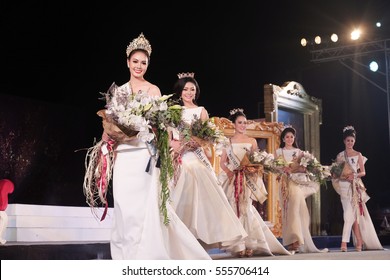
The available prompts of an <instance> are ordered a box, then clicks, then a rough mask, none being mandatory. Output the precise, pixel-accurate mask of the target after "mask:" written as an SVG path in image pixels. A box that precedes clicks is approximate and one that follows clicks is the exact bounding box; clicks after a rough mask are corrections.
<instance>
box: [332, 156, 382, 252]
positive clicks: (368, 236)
mask: <svg viewBox="0 0 390 280" xmlns="http://www.w3.org/2000/svg"><path fill="white" fill-rule="evenodd" d="M363 158H364V163H365V161H366V160H367V158H365V157H363ZM337 159H338V160H339V159H340V160H342V161H346V159H345V156H344V152H340V153H339V154H338V155H337ZM358 159H359V156H358V155H357V156H352V157H348V159H347V160H348V161H349V163H350V165H351V167H352V168H353V170H354V172H357V169H358V166H359V164H358ZM357 180H358V182H362V181H361V179H357ZM332 184H333V187H334V188H335V190H336V191H337V193H338V194H339V195H340V200H341V204H342V206H343V216H344V226H343V234H342V241H343V242H347V243H348V242H349V240H350V238H351V232H352V236H353V239H352V240H353V243H354V244H355V245H356V236H355V234H354V233H353V231H352V225H353V223H354V221H355V220H356V219H357V221H358V223H359V228H360V232H361V234H362V239H363V243H364V248H365V249H368V250H381V249H383V247H382V245H381V243H380V241H379V239H378V236H377V234H376V231H375V227H374V225H373V223H372V220H371V217H370V213H369V212H368V209H367V206H366V202H367V201H368V200H369V199H370V197H369V196H368V195H367V192H366V191H365V190H363V189H361V190H360V191H361V192H362V204H361V205H362V213H360V211H359V206H358V205H356V204H355V203H353V201H354V199H353V195H352V184H351V183H350V182H348V181H346V180H336V179H334V180H332Z"/></svg>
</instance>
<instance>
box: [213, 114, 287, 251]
mask: <svg viewBox="0 0 390 280" xmlns="http://www.w3.org/2000/svg"><path fill="white" fill-rule="evenodd" d="M230 120H231V121H232V122H233V124H234V129H235V132H234V135H233V136H232V137H231V138H230V143H231V144H230V146H229V147H228V148H227V149H224V150H223V152H222V155H221V161H220V165H221V170H222V171H221V173H220V174H219V180H220V182H221V183H222V187H223V189H224V191H225V194H226V196H227V198H228V200H229V203H230V205H231V207H232V209H233V210H234V212H235V214H236V215H237V217H238V218H239V220H240V222H241V224H242V225H243V227H244V229H245V230H246V232H247V233H248V236H247V237H246V238H245V249H244V250H242V251H241V252H240V254H239V256H240V257H243V256H246V257H251V256H252V255H254V254H256V255H268V256H271V255H274V254H281V255H289V254H291V253H290V252H289V251H287V250H286V249H285V248H284V247H283V245H282V244H281V243H280V242H279V241H278V240H277V239H276V237H275V235H274V234H273V233H272V232H271V230H270V229H269V228H268V226H267V225H266V223H265V222H264V221H263V219H262V217H261V216H260V214H259V212H258V211H257V209H256V208H255V207H254V206H253V202H254V201H257V202H259V203H261V204H262V203H264V201H265V200H266V199H267V195H268V193H267V190H266V188H265V185H264V182H263V171H264V170H263V166H262V165H259V166H252V164H251V163H250V160H249V156H250V154H252V153H253V152H255V151H256V150H257V149H258V146H257V142H256V139H255V138H253V137H249V136H247V135H246V133H245V132H246V127H247V119H246V116H245V114H244V112H243V109H233V110H231V111H230Z"/></svg>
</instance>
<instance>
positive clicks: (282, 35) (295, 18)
mask: <svg viewBox="0 0 390 280" xmlns="http://www.w3.org/2000/svg"><path fill="white" fill-rule="evenodd" d="M22 2H23V1H10V0H4V1H1V2H0V3H1V4H0V5H1V6H0V22H1V27H0V28H1V44H0V55H1V60H0V61H1V63H0V67H1V73H2V74H1V75H0V95H7V96H18V97H23V98H29V99H34V100H35V101H41V102H45V104H50V105H49V106H52V107H55V106H59V107H65V108H68V110H69V114H72V112H74V111H80V110H82V111H83V114H84V115H88V116H90V118H87V119H84V120H80V122H86V123H85V126H86V127H88V129H87V132H85V133H86V134H87V136H85V138H86V139H85V138H84V139H80V145H79V146H80V147H86V146H88V143H89V145H90V144H92V139H93V137H99V136H100V134H101V123H100V120H99V119H98V117H97V116H96V115H95V114H96V111H97V110H99V109H101V108H102V107H103V106H104V104H103V102H102V101H101V100H98V98H99V97H100V95H99V92H103V91H105V90H106V89H108V87H109V86H110V85H111V83H112V82H114V81H115V82H116V83H117V84H122V83H124V82H126V81H127V80H128V78H129V74H128V69H127V67H126V57H125V49H126V46H127V45H128V43H129V42H130V41H131V40H132V39H133V38H135V37H137V36H138V35H139V34H140V33H141V32H143V33H144V34H145V36H146V38H148V39H149V41H150V43H151V45H152V48H153V51H152V56H151V64H150V67H149V69H148V72H147V75H146V78H147V79H148V80H149V81H151V82H153V83H155V84H157V85H158V86H159V87H160V89H161V91H162V93H163V94H169V93H171V90H172V86H173V83H174V82H175V81H176V74H177V73H178V72H188V71H189V72H195V77H196V78H197V80H198V82H199V84H200V88H201V97H200V99H199V103H200V105H204V106H205V107H206V108H207V109H208V111H209V114H210V116H227V115H228V112H229V110H230V109H232V108H237V107H240V108H244V109H245V112H246V113H247V117H248V118H249V119H254V118H263V117H264V115H263V111H262V110H263V103H262V102H263V86H264V84H267V83H272V84H276V85H282V84H283V83H284V82H286V81H296V82H299V83H300V84H302V85H303V87H304V88H305V90H306V92H307V93H308V94H309V95H311V96H314V97H317V98H320V99H322V103H323V104H322V107H323V114H322V125H321V128H320V132H321V162H322V163H323V164H330V163H331V160H332V159H334V158H335V156H336V154H337V153H338V152H339V151H341V150H342V149H343V148H344V145H343V142H342V133H341V132H342V128H343V127H344V126H346V125H353V126H354V127H355V128H356V130H357V133H358V136H357V143H356V145H355V148H356V149H357V150H359V151H361V152H362V153H363V154H364V155H366V156H367V157H368V159H369V160H368V162H367V164H366V168H367V170H366V171H367V176H366V179H365V182H366V185H367V188H368V189H369V194H371V197H372V200H371V201H370V203H371V204H370V205H369V206H370V207H371V208H374V209H378V208H384V207H390V202H389V201H390V191H389V186H390V179H389V174H388V173H389V163H388V162H389V156H390V150H389V124H388V116H387V99H386V93H384V92H383V91H380V90H378V88H376V87H374V86H373V85H372V84H370V83H368V82H367V81H365V80H364V79H361V78H360V77H359V76H357V75H354V74H353V73H352V71H350V70H348V69H347V68H345V67H344V66H342V65H341V64H340V63H338V62H337V61H334V62H328V63H320V64H314V63H312V62H311V61H310V59H311V56H310V52H309V49H308V48H303V47H301V45H300V39H301V38H302V37H308V38H309V37H314V35H321V36H326V35H329V34H331V33H333V32H335V33H338V34H339V36H343V35H345V34H346V33H349V32H350V31H351V30H352V29H353V28H354V27H359V26H362V27H363V28H364V30H365V32H366V36H369V39H370V40H372V39H376V38H378V39H387V38H390V1H388V0H375V1H374V0H366V1H363V0H342V1H340V0H338V1H333V0H328V1H315V0H314V1H313V0H311V1H309V0H307V1H299V0H298V1H249V0H244V1H238V2H237V1H236V2H234V1H233V3H230V2H229V1H207V2H206V3H203V2H201V1H157V3H153V2H152V1H104V2H102V3H101V1H91V3H90V4H88V5H87V4H85V3H84V1H63V0H58V1H25V3H22ZM271 2H272V3H271ZM376 21H381V23H382V27H381V28H380V29H377V30H375V26H374V25H375V23H376ZM383 63H384V62H382V66H383ZM383 71H385V70H383ZM65 127H66V126H65ZM69 137H73V138H72V142H74V141H75V139H74V137H75V135H69ZM82 160H83V159H82V157H81V161H82ZM80 166H81V168H82V167H83V162H81V164H80ZM82 171H83V170H82ZM82 171H81V172H82ZM81 200H83V199H81Z"/></svg>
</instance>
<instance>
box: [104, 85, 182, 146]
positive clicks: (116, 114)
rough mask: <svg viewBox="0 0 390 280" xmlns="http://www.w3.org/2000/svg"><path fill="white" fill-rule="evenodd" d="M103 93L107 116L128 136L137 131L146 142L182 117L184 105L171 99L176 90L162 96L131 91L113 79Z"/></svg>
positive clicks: (135, 133) (137, 134)
mask: <svg viewBox="0 0 390 280" xmlns="http://www.w3.org/2000/svg"><path fill="white" fill-rule="evenodd" d="M103 95H104V96H105V99H106V112H105V113H106V116H107V117H109V118H110V120H112V121H113V122H114V123H115V124H116V125H117V126H118V127H119V128H120V129H121V130H122V131H123V132H124V133H125V134H126V135H127V136H130V137H131V136H134V135H136V136H137V137H138V138H139V139H140V140H141V141H144V142H150V141H152V140H153V139H154V138H155V130H154V129H162V130H166V129H167V127H168V126H173V127H174V126H176V125H177V124H178V123H179V121H180V120H181V112H182V108H181V106H180V105H177V104H173V102H172V101H170V100H169V98H170V97H171V96H172V95H173V94H170V95H163V96H161V97H156V96H149V95H148V93H146V92H142V91H139V92H138V93H132V94H129V93H128V92H127V91H126V90H124V89H121V88H120V87H118V86H117V85H116V84H115V83H113V84H112V85H111V87H110V88H109V90H108V91H107V93H104V94H103Z"/></svg>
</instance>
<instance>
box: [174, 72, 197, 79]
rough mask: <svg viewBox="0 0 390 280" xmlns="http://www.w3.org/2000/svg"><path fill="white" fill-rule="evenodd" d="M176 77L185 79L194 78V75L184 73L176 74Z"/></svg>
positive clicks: (192, 73)
mask: <svg viewBox="0 0 390 280" xmlns="http://www.w3.org/2000/svg"><path fill="white" fill-rule="evenodd" d="M177 77H178V78H179V79H182V78H187V77H190V78H193V77H195V73H194V72H185V73H184V72H183V73H179V74H177Z"/></svg>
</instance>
